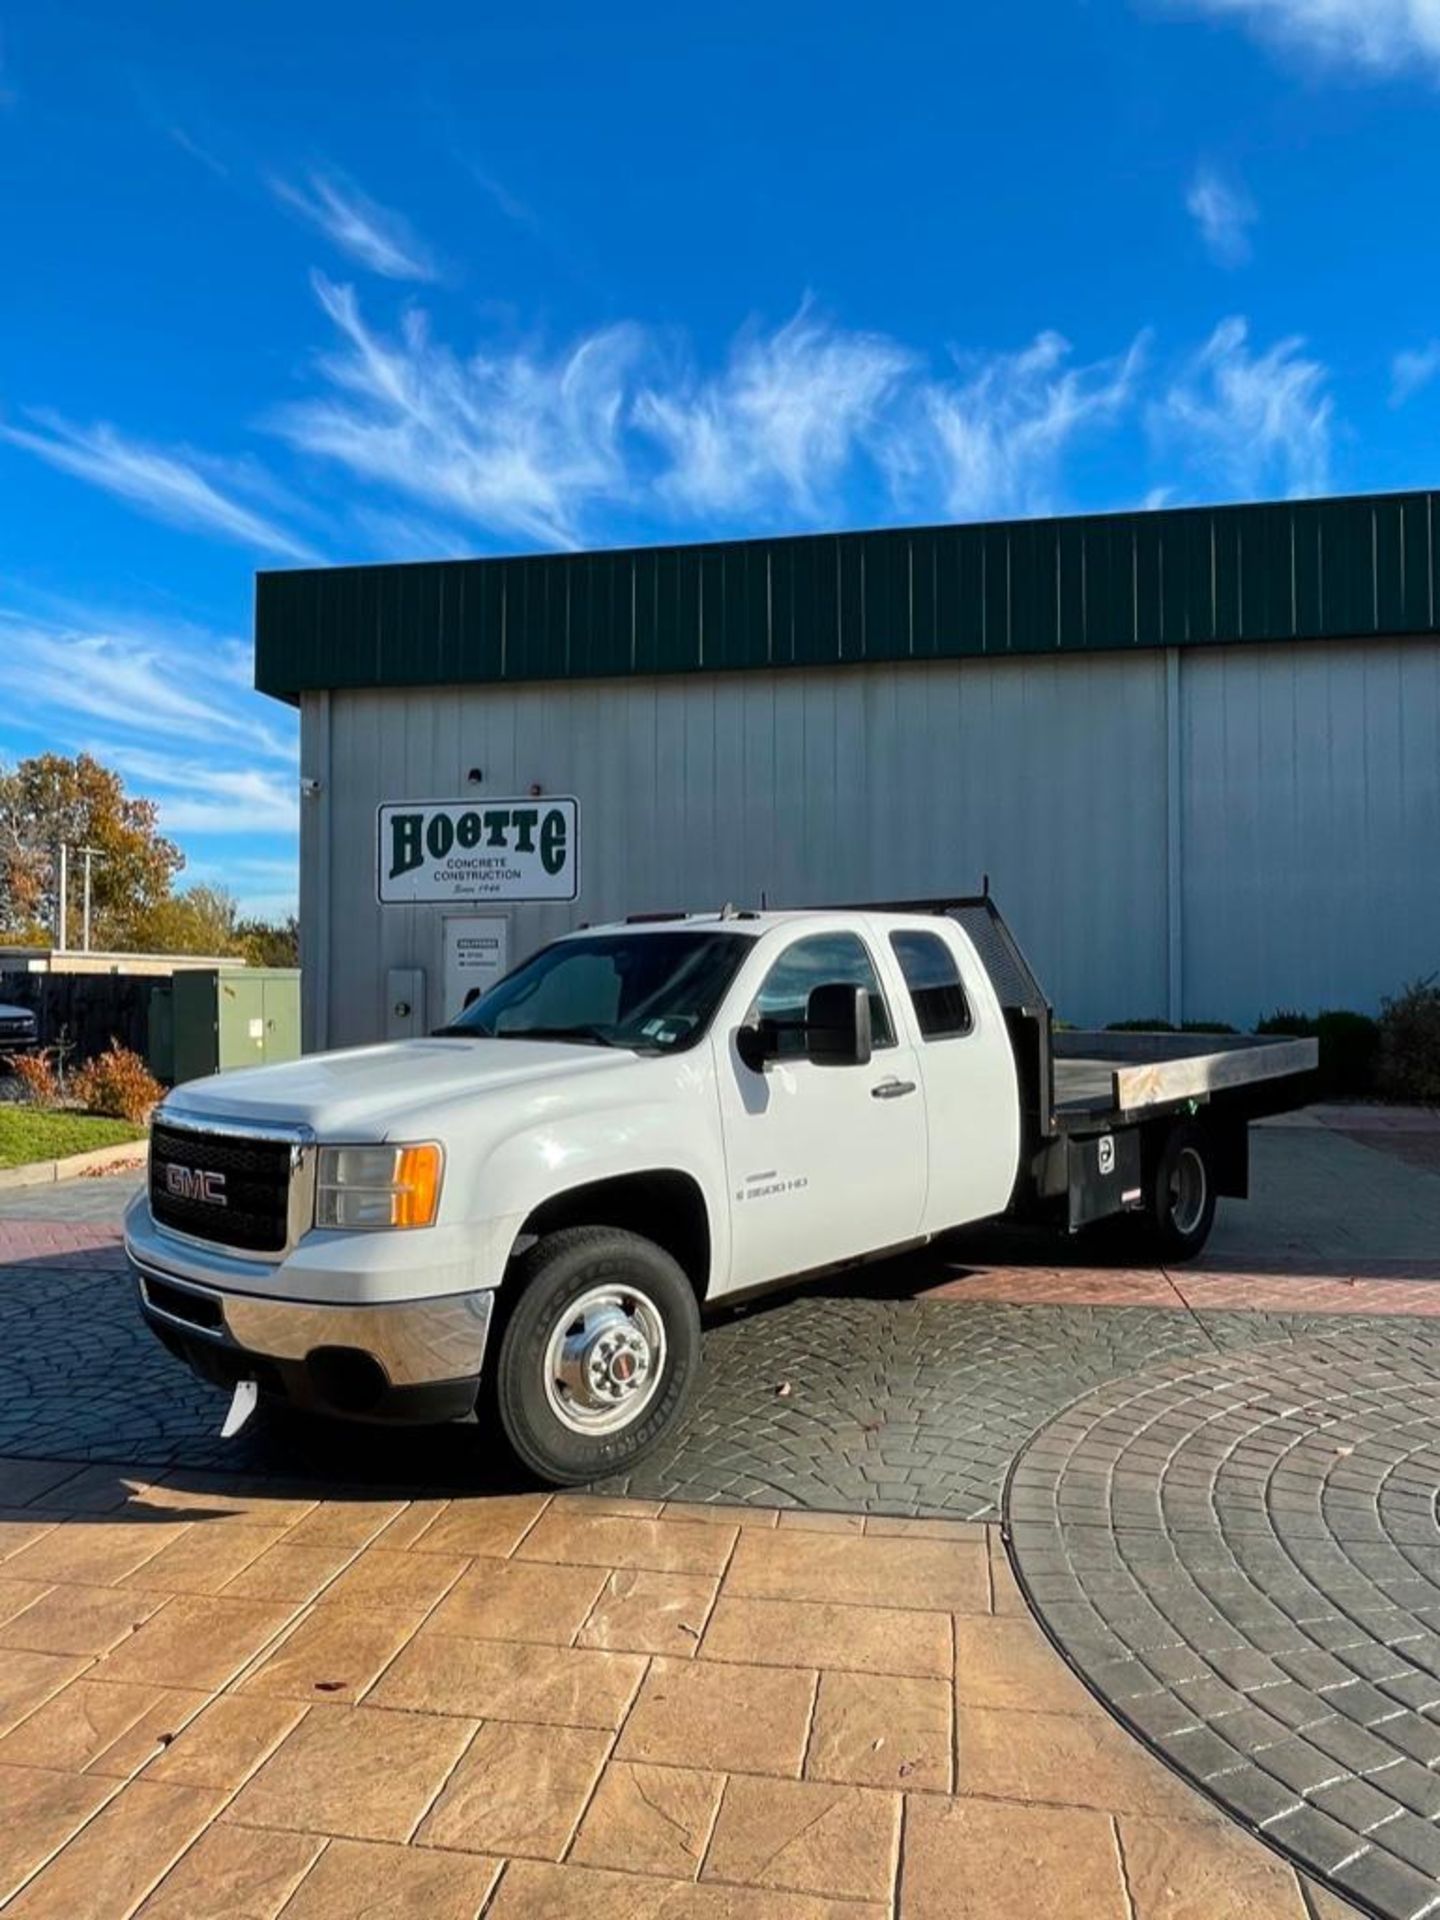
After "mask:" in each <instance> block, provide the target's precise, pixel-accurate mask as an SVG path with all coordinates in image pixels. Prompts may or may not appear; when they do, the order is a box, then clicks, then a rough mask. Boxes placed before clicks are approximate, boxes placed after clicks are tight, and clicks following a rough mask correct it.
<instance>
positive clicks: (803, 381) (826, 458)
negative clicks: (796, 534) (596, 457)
mask: <svg viewBox="0 0 1440 1920" xmlns="http://www.w3.org/2000/svg"><path fill="white" fill-rule="evenodd" d="M917 365H918V361H917V359H916V356H915V355H914V354H913V353H911V352H909V351H908V350H907V349H906V348H904V347H902V346H900V345H899V344H898V343H897V342H896V341H894V340H890V339H887V338H885V337H884V336H883V335H880V334H868V333H844V332H842V331H840V330H839V329H837V328H835V327H832V326H830V325H828V324H827V323H826V322H825V321H823V320H821V319H820V318H819V317H818V316H817V315H816V314H815V313H814V312H813V311H812V309H811V308H810V307H809V305H808V304H807V305H806V306H804V307H802V308H801V310H800V312H799V313H798V314H797V315H796V316H795V318H794V319H793V320H791V321H790V322H789V323H788V324H787V325H785V326H783V327H781V328H780V329H779V330H778V331H777V332H774V333H770V334H763V333H759V332H755V331H751V332H750V333H748V334H747V335H746V336H745V337H744V338H742V339H741V340H740V341H739V342H738V343H737V345H736V346H735V348H734V349H733V351H732V352H731V355H730V360H729V364H728V365H727V366H726V368H725V369H724V371H723V372H722V373H721V374H719V375H718V376H717V377H716V378H714V379H712V380H705V381H699V382H695V381H689V380H687V381H684V382H682V383H681V384H680V385H678V386H677V387H674V388H672V389H670V390H668V391H667V390H664V389H662V388H660V387H658V386H655V385H649V384H647V385H645V386H643V387H642V388H641V389H640V391H639V393H638V394H637V396H636V399H635V404H634V412H633V418H634V420H635V423H636V425H637V426H638V427H639V428H640V430H641V431H642V432H643V433H646V434H649V435H652V436H653V437H654V438H655V439H656V440H657V441H659V443H660V445H661V446H662V448H663V449H664V451H665V453H666V455H667V456H668V461H667V465H666V467H665V469H664V471H663V473H662V475H661V477H660V481H659V489H660V492H661V494H662V496H664V497H665V498H667V499H669V500H670V501H671V502H672V503H674V504H675V505H677V506H679V507H681V508H683V509H688V510H692V511H697V512H711V511H717V512H721V513H731V512H734V511H735V510H737V509H745V510H754V509H756V508H760V507H763V506H764V505H766V504H768V503H769V502H770V501H771V500H773V499H775V498H777V497H778V499H779V501H780V502H781V503H782V504H784V505H785V506H787V507H790V508H792V509H793V510H794V511H796V512H798V513H799V514H801V515H802V516H804V517H807V518H808V517H812V516H813V515H814V514H815V512H816V511H817V510H818V508H819V504H820V500H821V497H822V495H823V494H824V493H825V491H826V490H827V489H828V488H830V487H832V486H833V485H834V484H835V483H836V482H838V481H839V480H840V479H841V477H842V476H843V474H844V472H845V470H846V468H847V466H848V465H849V463H850V462H851V460H852V459H853V458H854V456H855V453H856V451H857V449H858V448H860V447H861V446H863V445H865V444H866V443H867V442H868V441H871V440H872V439H873V437H874V435H875V433H876V431H877V429H878V427H879V424H880V422H881V420H882V418H883V416H884V413H885V410H886V408H887V407H888V405H889V403H890V402H891V400H892V399H893V398H894V397H895V396H896V394H897V393H898V391H899V389H900V387H901V384H902V382H903V381H904V380H905V379H906V378H907V377H908V376H909V375H910V374H912V373H913V372H914V371H915V369H916V367H917Z"/></svg>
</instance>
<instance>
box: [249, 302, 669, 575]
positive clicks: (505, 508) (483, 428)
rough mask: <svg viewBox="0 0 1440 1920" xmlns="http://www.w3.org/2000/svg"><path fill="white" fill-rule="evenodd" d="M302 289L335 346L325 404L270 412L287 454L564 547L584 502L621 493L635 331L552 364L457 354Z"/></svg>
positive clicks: (638, 340)
mask: <svg viewBox="0 0 1440 1920" xmlns="http://www.w3.org/2000/svg"><path fill="white" fill-rule="evenodd" d="M315 290H316V293H317V295H318V296H319V299H320V303H321V305H322V306H323V307H324V309H325V312H326V313H327V314H328V315H329V317H330V319H331V320H332V321H333V322H334V323H335V326H336V327H337V329H338V330H339V334H340V342H341V344H340V348H339V350H338V351H335V352H331V353H329V354H327V355H326V356H325V357H324V358H323V359H322V360H321V362H320V369H321V372H322V373H323V374H324V376H325V378H326V379H327V380H328V382H329V384H330V387H331V389H332V391H331V393H330V395H329V396H328V397H325V398H320V399H316V400H313V401H310V402H306V403H303V404H301V405H298V406H293V407H289V408H287V409H285V410H283V411H282V412H281V413H280V414H279V415H278V416H277V421H276V424H277V426H278V429H279V431H280V432H281V433H282V434H284V435H285V437H286V438H287V439H288V440H289V441H290V442H291V444H292V445H294V446H296V447H299V448H301V449H302V450H303V451H305V452H306V453H310V454H318V455H323V456H324V457H326V458H327V459H331V460H336V461H338V462H340V464H341V465H342V466H344V467H347V468H348V469H349V470H350V471H351V472H352V473H353V474H355V475H357V476H358V477H359V478H361V479H364V480H368V481H371V482H375V483H378V484H380V485H382V486H387V487H391V488H394V489H395V490H396V491H398V492H400V493H402V494H406V495H409V496H410V497H412V498H413V499H417V500H421V501H423V502H425V503H426V504H427V505H428V506H430V507H431V508H434V509H438V510H439V511H441V512H444V513H448V514H453V515H456V516H458V517H459V518H461V519H463V520H466V521H469V522H470V523H472V524H478V525H481V526H485V527H490V528H494V529H495V530H497V531H499V532H502V533H506V534H511V535H517V534H518V535H520V536H521V537H522V538H525V539H529V540H535V541H540V542H543V543H545V544H549V545H561V546H563V545H571V544H574V543H575V541H576V540H577V539H578V537H579V533H578V529H579V515H580V513H581V511H582V509H583V508H584V507H586V506H588V505H590V504H592V503H594V502H596V501H599V500H607V499H618V498H621V497H623V495H624V494H625V493H626V491H627V477H626V470H625V462H624V459H623V457H622V452H621V446H620V432H621V425H622V416H623V412H624V407H625V400H626V393H627V390H628V382H629V378H630V374H631V370H632V368H633V366H634V363H635V360H636V356H637V354H638V353H639V351H640V349H641V345H642V335H641V333H640V330H639V329H638V328H634V327H628V326H618V327H608V328H604V329H602V330H600V331H599V332H597V333H592V334H590V335H589V336H587V337H586V338H585V339H583V340H582V341H581V342H580V343H579V344H578V345H577V346H574V347H572V348H569V349H567V350H566V351H565V352H563V353H561V354H559V355H557V356H553V357H546V356H545V355H543V354H542V353H540V352H539V351H538V350H531V349H528V348H523V347H522V348H518V349H515V350H513V351H509V352H504V351H488V352H487V351H481V352H477V353H475V354H473V355H472V356H471V357H470V358H469V359H461V358H459V357H458V356H457V355H456V354H454V353H452V352H451V350H450V349H449V348H448V347H446V346H443V345H441V344H440V343H439V342H437V341H436V340H434V339H433V338H432V336H431V333H430V329H429V324H428V322H427V320H426V318H425V316H424V314H422V313H419V312H415V311H412V312H410V313H408V314H407V315H406V316H405V318H404V320H403V322H402V324H401V330H400V333H399V334H398V335H397V336H393V337H389V338H387V337H386V336H385V335H383V334H381V333H380V332H378V331H377V330H375V329H373V328H372V327H370V326H369V325H368V324H367V323H366V321H365V319H364V318H363V316H362V315H361V312H360V307H359V303H358V301H357V300H356V298H355V293H354V289H353V288H351V287H348V286H336V285H335V284H333V283H332V282H331V281H329V280H327V279H325V278H324V276H323V275H319V274H317V275H316V276H315Z"/></svg>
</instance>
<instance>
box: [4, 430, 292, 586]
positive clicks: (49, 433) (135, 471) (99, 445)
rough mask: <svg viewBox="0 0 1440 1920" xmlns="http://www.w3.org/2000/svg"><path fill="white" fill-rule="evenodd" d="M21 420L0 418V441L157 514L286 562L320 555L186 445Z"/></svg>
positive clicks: (258, 480) (255, 479)
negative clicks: (206, 468) (208, 470)
mask: <svg viewBox="0 0 1440 1920" xmlns="http://www.w3.org/2000/svg"><path fill="white" fill-rule="evenodd" d="M27 418H29V419H30V420H31V421H33V423H34V424H33V425H32V426H29V427H18V426H7V425H4V424H0V440H6V441H8V442H9V443H10V444H11V445H12V446H16V447H23V448H24V449H25V450H26V451H27V452H29V453H33V454H36V455H38V457H39V458H40V459H42V460H44V461H47V462H48V463H49V465H50V466H52V467H58V468H59V469H60V471H61V472H62V473H69V474H73V475H74V476H75V477H76V478H77V479H80V480H87V481H89V482H90V484H91V485H92V486H96V487H101V488H103V489H104V491H105V492H107V493H113V494H115V495H116V496H117V497H118V498H120V499H122V500H127V501H129V502H130V504H131V505H132V506H135V507H139V508H140V510H141V511H142V512H144V513H148V514H150V515H151V516H152V517H153V518H155V519H157V520H165V521H168V522H170V523H171V525H173V526H179V527H186V528H189V529H192V530H197V531H200V532H204V533H215V534H219V535H221V536H222V537H223V538H225V539H227V540H233V541H236V542H238V543H239V544H240V545H241V546H246V547H252V548H259V549H260V550H262V551H263V552H266V553H275V554H279V555H281V556H282V557H283V558H284V559H287V560H298V561H302V562H310V563H314V562H316V561H318V560H319V557H320V556H319V555H318V554H317V553H316V552H315V550H314V548H313V547H310V546H308V545H306V543H305V542H304V541H303V540H301V539H299V538H297V536H296V535H294V534H293V533H291V532H290V531H289V530H288V529H287V528H285V527H283V526H281V525H280V524H279V522H278V521H276V520H274V519H271V518H270V517H268V516H267V515H265V514H262V513H260V512H259V511H258V510H257V509H256V508H254V507H250V506H247V505H245V504H244V502H243V501H241V500H238V499H236V498H235V495H234V494H233V493H232V492H229V491H226V490H225V488H224V487H223V486H222V485H221V484H220V483H219V480H218V476H217V478H216V479H211V478H207V476H206V474H205V473H204V472H203V471H202V456H201V455H198V454H195V453H193V452H191V451H190V450H189V449H184V448H182V449H164V448H160V447H152V446H147V445H145V444H144V443H143V442H141V441H138V440H128V439H126V438H125V437H124V436H123V435H122V434H120V433H118V432H117V431H116V429H115V428H114V427H112V426H109V425H107V424H106V423H105V422H103V421H101V422H100V423H98V424H97V425H95V426H91V427H79V426H74V425H72V424H71V423H70V422H69V421H67V420H64V419H62V418H61V417H60V416H59V415H58V414H55V413H49V412H44V411H36V412H34V413H31V414H29V415H27ZM210 464H211V465H212V466H218V463H210ZM228 471H231V472H234V471H240V470H236V469H229V470H228ZM243 471H244V472H245V473H246V477H247V478H249V479H251V482H252V484H253V485H254V486H255V487H257V488H259V487H260V486H262V485H263V480H262V477H261V476H260V475H259V474H258V473H254V472H253V470H249V469H245V470H243Z"/></svg>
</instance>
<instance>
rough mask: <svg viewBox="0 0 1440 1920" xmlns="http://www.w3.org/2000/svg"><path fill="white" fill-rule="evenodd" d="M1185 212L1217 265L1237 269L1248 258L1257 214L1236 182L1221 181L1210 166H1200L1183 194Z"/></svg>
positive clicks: (1249, 199) (1250, 201)
mask: <svg viewBox="0 0 1440 1920" xmlns="http://www.w3.org/2000/svg"><path fill="white" fill-rule="evenodd" d="M1185 210H1186V212H1187V213H1188V214H1189V215H1190V217H1191V219H1192V220H1193V221H1194V222H1195V224H1196V226H1197V227H1199V229H1200V237H1201V239H1202V240H1203V241H1204V242H1205V245H1206V248H1207V249H1208V251H1209V254H1210V257H1211V259H1212V260H1214V261H1215V262H1216V263H1217V264H1218V265H1220V266H1222V267H1240V266H1243V265H1244V264H1245V262H1246V261H1247V260H1248V259H1249V258H1250V254H1251V245H1250V229H1251V227H1253V226H1254V224H1255V222H1256V220H1257V219H1258V218H1259V214H1258V212H1257V210H1256V206H1255V203H1254V201H1253V200H1252V199H1251V198H1250V196H1249V194H1248V193H1246V191H1245V189H1244V188H1243V187H1242V186H1240V185H1239V183H1238V182H1236V181H1233V180H1226V179H1224V178H1223V177H1222V176H1221V175H1220V174H1219V173H1217V172H1216V170H1215V169H1214V168H1213V167H1207V166H1202V167H1200V168H1199V169H1198V170H1197V171H1196V173H1195V176H1194V178H1193V179H1192V180H1191V182H1190V185H1189V188H1188V189H1187V191H1186V194H1185Z"/></svg>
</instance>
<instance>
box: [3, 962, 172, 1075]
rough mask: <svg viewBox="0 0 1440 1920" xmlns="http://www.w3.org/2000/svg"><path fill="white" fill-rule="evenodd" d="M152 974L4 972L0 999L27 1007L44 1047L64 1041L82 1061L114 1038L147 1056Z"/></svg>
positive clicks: (70, 1059) (75, 1060)
mask: <svg viewBox="0 0 1440 1920" xmlns="http://www.w3.org/2000/svg"><path fill="white" fill-rule="evenodd" d="M156 985H157V981H156V979H155V977H154V976H153V975H150V974H138V973H130V974H125V973H0V1001H4V1002H5V1004H6V1005H7V1006H13V1007H28V1008H29V1009H30V1010H31V1011H32V1012H33V1013H34V1015H35V1017H36V1019H37V1020H38V1022H39V1025H40V1044H41V1046H42V1047H54V1046H60V1045H62V1044H63V1045H64V1046H65V1048H66V1062H67V1064H68V1065H70V1066H78V1065H79V1064H80V1062H81V1061H84V1060H93V1059H94V1057H95V1055H96V1054H98V1053H103V1052H104V1051H105V1049H106V1048H107V1047H108V1046H109V1044H110V1041H111V1038H112V1037H113V1038H114V1039H116V1040H118V1041H119V1042H120V1044H121V1046H122V1047H130V1048H132V1049H133V1050H134V1051H135V1052H136V1053H138V1054H140V1055H142V1056H143V1057H144V1058H146V1059H148V1058H149V1055H150V994H151V991H152V989H153V988H154V987H155V986H156Z"/></svg>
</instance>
